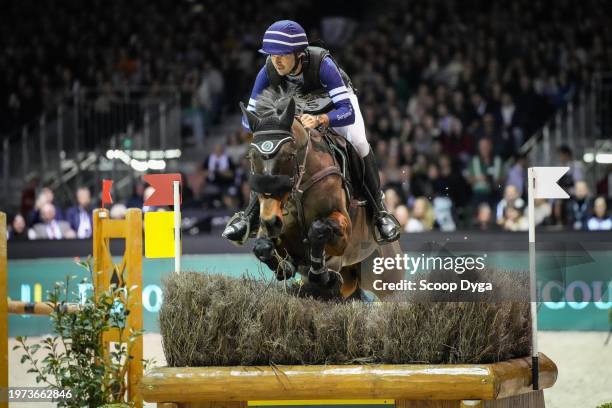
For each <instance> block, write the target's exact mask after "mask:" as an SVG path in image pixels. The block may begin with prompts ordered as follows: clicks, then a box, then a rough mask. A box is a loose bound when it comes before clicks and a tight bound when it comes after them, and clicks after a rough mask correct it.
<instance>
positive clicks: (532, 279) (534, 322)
mask: <svg viewBox="0 0 612 408" xmlns="http://www.w3.org/2000/svg"><path fill="white" fill-rule="evenodd" d="M535 182H536V181H535V171H534V168H533V167H530V168H529V169H527V184H528V186H527V202H528V208H527V211H528V213H527V215H528V218H529V292H530V293H529V295H530V297H531V299H530V300H531V303H530V304H531V382H532V384H533V389H534V390H537V389H538V388H539V376H540V375H539V361H538V304H537V300H538V299H537V287H536V283H537V281H536V258H535V215H534V213H535V210H534V199H535Z"/></svg>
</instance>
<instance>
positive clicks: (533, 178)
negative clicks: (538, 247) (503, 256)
mask: <svg viewBox="0 0 612 408" xmlns="http://www.w3.org/2000/svg"><path fill="white" fill-rule="evenodd" d="M568 170H569V167H530V168H529V169H527V202H528V214H527V215H528V217H529V286H530V288H529V289H530V296H531V382H532V384H533V389H534V390H537V389H539V376H540V375H539V361H538V303H537V301H538V294H537V289H536V288H537V286H536V283H537V282H536V257H535V218H534V200H535V199H536V198H561V199H565V198H569V194H567V193H566V192H565V191H564V190H563V189H562V188H561V186H559V184H558V183H557V182H558V181H559V179H560V178H561V177H563V175H564V174H565V173H567V171H568Z"/></svg>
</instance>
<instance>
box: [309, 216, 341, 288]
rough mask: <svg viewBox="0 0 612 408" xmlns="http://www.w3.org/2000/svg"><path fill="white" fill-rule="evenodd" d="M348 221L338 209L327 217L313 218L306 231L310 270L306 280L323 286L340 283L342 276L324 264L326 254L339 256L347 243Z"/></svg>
mask: <svg viewBox="0 0 612 408" xmlns="http://www.w3.org/2000/svg"><path fill="white" fill-rule="evenodd" d="M349 231H350V221H349V220H348V217H347V216H346V215H344V214H342V213H341V212H339V211H334V212H333V213H332V214H331V215H330V216H329V217H327V218H321V219H318V220H315V221H314V222H313V223H312V225H311V226H310V229H309V231H308V241H309V242H310V270H309V271H308V280H309V281H310V282H313V283H318V284H321V285H325V286H330V285H333V284H335V283H337V282H340V285H341V284H342V277H341V276H340V274H339V273H338V272H336V271H331V274H330V270H329V269H328V268H327V266H326V265H325V257H326V256H327V255H333V256H341V255H342V254H343V252H344V249H345V248H346V246H347V244H348V236H349Z"/></svg>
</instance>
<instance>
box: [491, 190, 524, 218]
mask: <svg viewBox="0 0 612 408" xmlns="http://www.w3.org/2000/svg"><path fill="white" fill-rule="evenodd" d="M509 205H513V206H515V207H517V208H523V207H525V202H524V201H523V199H522V198H521V195H520V194H519V189H518V187H517V186H515V185H513V184H509V185H507V186H506V188H504V197H503V198H502V199H501V200H500V202H499V203H498V204H497V210H496V212H495V218H496V220H497V223H498V224H500V225H502V224H503V223H504V211H505V210H506V207H507V206H509Z"/></svg>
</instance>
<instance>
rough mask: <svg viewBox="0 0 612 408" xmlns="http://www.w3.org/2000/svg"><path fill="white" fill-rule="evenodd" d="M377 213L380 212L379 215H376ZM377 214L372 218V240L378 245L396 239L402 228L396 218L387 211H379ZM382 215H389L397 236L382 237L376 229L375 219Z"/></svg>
mask: <svg viewBox="0 0 612 408" xmlns="http://www.w3.org/2000/svg"><path fill="white" fill-rule="evenodd" d="M378 214H381V215H380V216H377V215H378ZM378 214H377V215H375V216H374V217H373V218H374V225H373V227H374V231H372V235H374V240H375V241H376V243H377V244H379V245H385V244H390V243H392V242H395V241H397V240H398V239H399V237H400V235H401V233H402V228H401V226H400V223H399V221H398V220H397V218H395V215H393V214H391V213H390V212H388V211H379V212H378ZM384 217H390V218H391V221H392V222H393V223H394V224H395V227H396V228H397V230H398V233H397V236H396V237H395V238H390V239H387V238H383V237H382V236H381V235H380V231H378V225H377V221H378V220H379V219H381V218H384Z"/></svg>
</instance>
